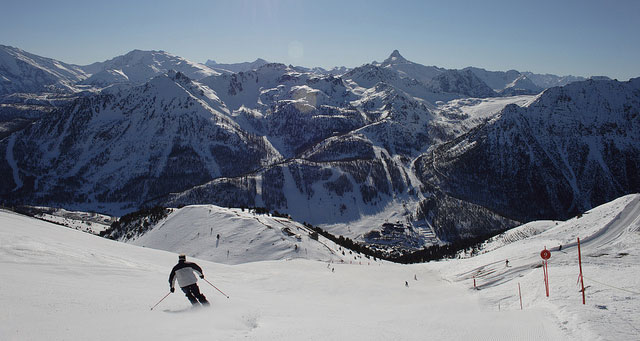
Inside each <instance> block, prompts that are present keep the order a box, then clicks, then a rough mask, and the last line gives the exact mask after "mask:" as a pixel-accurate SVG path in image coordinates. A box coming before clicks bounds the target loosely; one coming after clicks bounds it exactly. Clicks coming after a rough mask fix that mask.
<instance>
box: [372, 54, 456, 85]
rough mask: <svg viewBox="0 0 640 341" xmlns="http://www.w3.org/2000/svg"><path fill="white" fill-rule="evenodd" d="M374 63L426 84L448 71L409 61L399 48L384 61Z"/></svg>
mask: <svg viewBox="0 0 640 341" xmlns="http://www.w3.org/2000/svg"><path fill="white" fill-rule="evenodd" d="M373 65H376V66H380V67H383V68H385V69H389V70H393V71H395V72H397V73H398V74H399V75H400V77H402V78H412V79H415V80H417V81H419V82H422V83H424V84H429V82H430V81H431V80H432V79H434V78H436V76H439V75H440V74H442V73H443V72H445V71H447V70H446V69H443V68H439V67H436V66H425V65H422V64H418V63H414V62H411V61H408V60H407V59H405V58H404V57H403V56H402V55H401V54H400V52H399V51H398V50H394V51H393V52H392V53H391V55H390V56H389V57H388V58H387V59H385V60H384V61H383V62H382V63H379V64H378V63H375V62H374V63H373Z"/></svg>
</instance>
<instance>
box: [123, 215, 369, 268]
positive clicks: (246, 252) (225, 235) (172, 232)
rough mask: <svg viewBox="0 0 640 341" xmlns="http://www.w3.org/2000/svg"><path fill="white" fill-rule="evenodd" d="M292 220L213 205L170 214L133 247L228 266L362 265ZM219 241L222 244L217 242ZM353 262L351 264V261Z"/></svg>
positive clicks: (135, 242) (360, 259)
mask: <svg viewBox="0 0 640 341" xmlns="http://www.w3.org/2000/svg"><path fill="white" fill-rule="evenodd" d="M311 232H312V231H311V230H310V229H308V228H306V227H305V226H303V225H302V224H300V223H296V222H294V221H292V220H290V219H286V218H278V217H272V216H268V215H264V214H253V213H250V212H249V211H248V210H247V211H245V210H241V209H225V208H221V207H218V206H214V205H194V206H187V207H184V208H181V209H178V210H176V211H174V212H172V213H171V214H170V215H169V216H168V217H167V218H166V219H165V220H164V221H162V222H160V223H159V224H157V225H156V226H155V227H154V228H153V229H152V230H150V231H149V232H147V233H145V234H144V235H142V236H141V237H139V238H137V239H135V240H133V241H131V243H132V244H135V245H140V246H145V247H151V248H154V249H161V250H166V251H171V252H175V253H181V252H184V253H185V254H187V255H189V256H193V257H197V258H200V259H206V260H209V261H213V262H217V263H225V264H238V263H246V262H256V261H261V260H281V259H287V260H291V259H294V258H306V259H314V260H320V261H341V260H343V259H344V260H346V262H347V263H348V262H349V261H350V260H351V261H354V262H355V261H362V257H361V256H360V258H358V259H359V260H358V259H355V258H352V257H348V255H347V256H342V255H341V254H340V250H341V248H339V247H338V246H337V245H336V244H334V243H333V242H331V241H330V240H327V239H326V238H324V237H322V236H319V241H315V240H313V239H311V238H310V233H311ZM218 236H220V238H218ZM350 258H351V259H350Z"/></svg>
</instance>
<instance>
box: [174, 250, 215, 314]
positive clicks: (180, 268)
mask: <svg viewBox="0 0 640 341" xmlns="http://www.w3.org/2000/svg"><path fill="white" fill-rule="evenodd" d="M194 272H196V273H197V274H198V275H199V276H200V278H202V279H204V275H203V274H202V268H200V267H199V266H198V264H196V263H191V262H187V256H185V255H184V254H181V255H180V256H178V264H176V266H174V267H173V269H172V270H171V274H170V275H169V285H170V287H171V292H174V291H175V288H174V284H175V281H176V278H177V279H178V284H179V285H180V289H182V291H183V292H184V294H185V295H186V296H187V298H188V299H189V302H191V304H192V305H194V306H196V305H198V302H199V303H200V304H202V305H205V306H207V305H209V301H207V298H206V297H204V295H203V294H202V293H200V288H198V284H196V282H197V281H198V279H197V278H196V276H195V275H194Z"/></svg>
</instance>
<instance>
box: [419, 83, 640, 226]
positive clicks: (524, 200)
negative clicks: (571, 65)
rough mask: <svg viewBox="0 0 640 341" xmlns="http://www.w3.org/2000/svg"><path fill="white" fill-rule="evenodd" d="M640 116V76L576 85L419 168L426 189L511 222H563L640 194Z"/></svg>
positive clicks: (454, 144) (505, 116)
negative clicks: (607, 203) (499, 215)
mask: <svg viewBox="0 0 640 341" xmlns="http://www.w3.org/2000/svg"><path fill="white" fill-rule="evenodd" d="M639 116H640V78H635V79H632V80H630V81H628V82H618V81H594V80H588V81H584V82H577V83H571V84H569V85H567V86H565V87H556V88H551V89H548V90H546V91H545V92H544V93H543V94H541V95H540V96H539V97H538V98H537V100H535V101H533V102H532V103H530V104H528V105H527V106H525V107H519V106H517V105H509V106H507V107H505V108H504V109H503V110H502V112H501V113H500V114H499V115H498V116H497V117H496V118H495V119H493V120H491V121H490V122H488V123H487V124H485V125H483V126H480V127H478V128H476V129H474V130H472V131H470V132H469V133H467V134H465V135H463V136H461V137H459V138H457V139H454V140H453V141H451V142H448V143H446V144H444V145H442V146H440V147H438V148H437V149H435V150H434V151H433V152H432V153H429V154H425V155H424V156H423V157H421V158H420V159H419V160H417V162H416V170H417V173H418V176H419V177H420V179H421V180H422V182H423V183H424V184H425V186H428V187H432V188H434V189H437V191H438V192H440V191H442V192H443V193H445V194H446V196H448V197H453V198H457V200H462V201H464V202H468V203H473V204H475V205H480V206H483V207H486V208H489V209H491V210H493V211H495V212H500V214H501V215H504V216H506V217H510V218H511V219H515V220H518V221H529V220H532V219H564V218H566V217H569V216H571V215H574V214H576V213H579V212H583V211H585V210H587V209H590V208H592V207H594V206H596V205H599V204H602V203H604V202H606V201H608V200H611V199H612V198H615V197H618V196H621V195H623V194H627V193H634V192H640V176H639V174H640V149H639V146H640V119H639ZM437 202H438V201H437V200H435V201H433V202H431V203H430V204H429V205H430V206H437V205H438V203H437Z"/></svg>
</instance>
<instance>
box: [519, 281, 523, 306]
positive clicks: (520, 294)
mask: <svg viewBox="0 0 640 341" xmlns="http://www.w3.org/2000/svg"><path fill="white" fill-rule="evenodd" d="M518 296H520V310H522V291H520V282H518Z"/></svg>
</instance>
